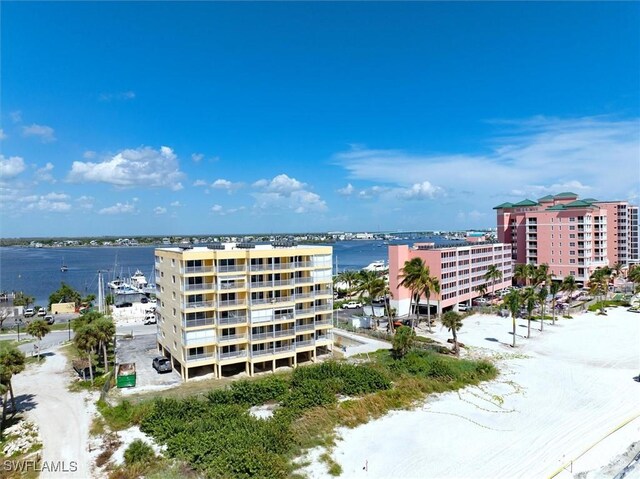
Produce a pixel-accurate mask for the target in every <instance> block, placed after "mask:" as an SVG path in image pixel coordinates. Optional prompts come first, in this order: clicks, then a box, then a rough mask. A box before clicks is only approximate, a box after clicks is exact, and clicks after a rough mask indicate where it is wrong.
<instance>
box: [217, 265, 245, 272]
mask: <svg viewBox="0 0 640 479" xmlns="http://www.w3.org/2000/svg"><path fill="white" fill-rule="evenodd" d="M246 268H247V265H245V264H228V265H220V266H218V273H232V272H236V271H246Z"/></svg>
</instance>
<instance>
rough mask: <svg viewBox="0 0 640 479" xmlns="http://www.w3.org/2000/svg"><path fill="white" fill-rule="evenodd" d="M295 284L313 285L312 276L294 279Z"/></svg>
mask: <svg viewBox="0 0 640 479" xmlns="http://www.w3.org/2000/svg"><path fill="white" fill-rule="evenodd" d="M294 283H295V284H309V283H313V278H312V277H311V276H305V277H302V278H294Z"/></svg>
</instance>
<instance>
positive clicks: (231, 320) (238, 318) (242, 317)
mask: <svg viewBox="0 0 640 479" xmlns="http://www.w3.org/2000/svg"><path fill="white" fill-rule="evenodd" d="M246 322H247V315H246V314H238V315H234V316H229V317H227V318H218V326H230V325H234V324H241V323H246Z"/></svg>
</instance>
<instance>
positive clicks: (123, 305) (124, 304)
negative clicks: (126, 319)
mask: <svg viewBox="0 0 640 479" xmlns="http://www.w3.org/2000/svg"><path fill="white" fill-rule="evenodd" d="M131 306H133V303H129V302H128V301H127V302H124V303H120V304H116V308H130V307H131Z"/></svg>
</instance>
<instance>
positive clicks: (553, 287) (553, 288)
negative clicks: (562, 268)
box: [549, 281, 561, 326]
mask: <svg viewBox="0 0 640 479" xmlns="http://www.w3.org/2000/svg"><path fill="white" fill-rule="evenodd" d="M560 288H561V284H560V282H558V281H552V282H551V284H550V285H549V294H550V295H551V318H552V321H553V325H554V326H555V324H556V296H557V294H558V293H559V292H560Z"/></svg>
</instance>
